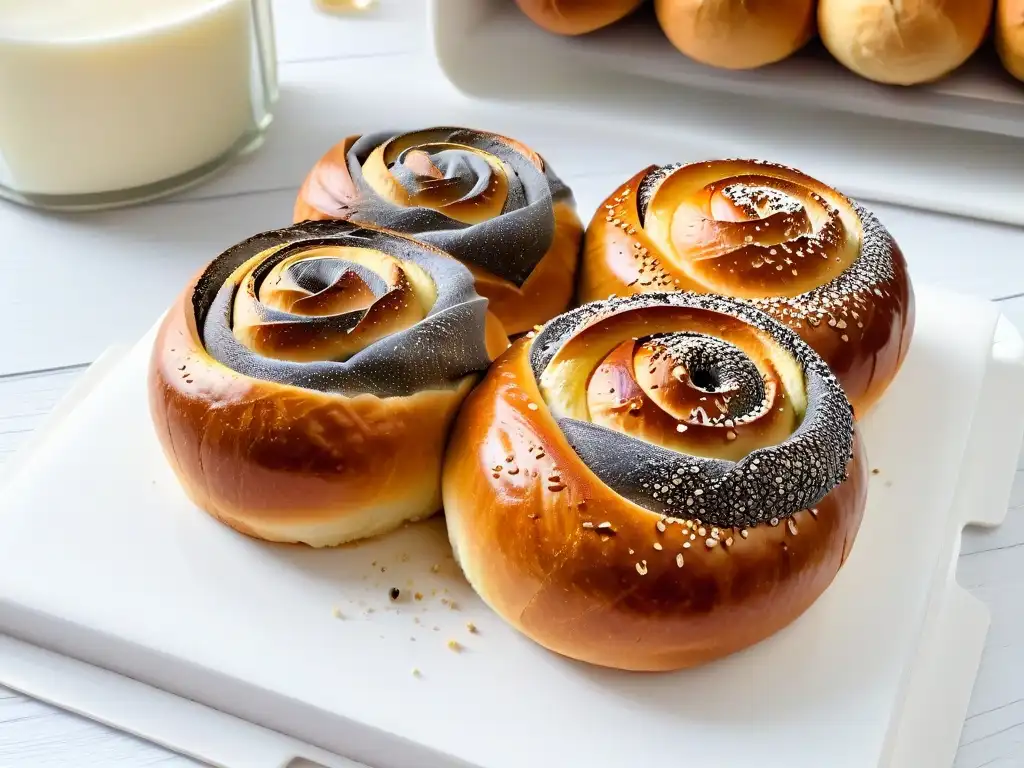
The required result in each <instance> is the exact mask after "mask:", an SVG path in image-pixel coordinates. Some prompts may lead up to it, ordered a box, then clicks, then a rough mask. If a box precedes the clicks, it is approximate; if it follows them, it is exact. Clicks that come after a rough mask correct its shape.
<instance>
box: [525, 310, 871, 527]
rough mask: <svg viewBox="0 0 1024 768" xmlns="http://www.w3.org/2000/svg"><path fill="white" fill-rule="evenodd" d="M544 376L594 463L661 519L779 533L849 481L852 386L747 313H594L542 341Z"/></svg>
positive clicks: (581, 449)
mask: <svg viewBox="0 0 1024 768" xmlns="http://www.w3.org/2000/svg"><path fill="white" fill-rule="evenodd" d="M530 364H531V366H532V368H533V372H534V375H535V377H536V378H537V381H538V383H539V387H540V391H541V394H542V396H543V398H544V401H545V403H546V405H547V407H548V409H549V410H550V412H551V414H552V416H553V417H554V418H555V420H556V422H557V424H558V426H559V428H560V430H561V431H562V433H563V434H564V435H565V437H566V439H567V440H568V442H569V444H570V445H571V446H572V448H573V450H574V451H575V452H576V453H577V455H579V456H580V458H581V459H582V461H583V463H584V464H585V465H586V466H587V467H588V468H589V469H590V471H592V472H593V473H594V474H595V475H597V477H598V478H599V479H600V480H601V481H602V482H603V483H604V484H605V485H607V486H608V487H610V488H611V489H612V490H614V491H615V492H616V493H618V494H619V495H621V496H623V497H624V498H626V499H628V500H629V501H631V502H633V503H635V504H637V505H639V506H641V507H644V508H646V509H648V510H650V511H653V512H657V513H660V514H664V515H667V516H670V517H687V516H690V517H696V518H699V519H700V520H702V521H704V522H707V523H711V524H713V525H718V526H754V525H757V524H759V523H763V522H770V521H772V520H773V519H775V522H776V523H777V522H778V519H779V518H784V517H787V516H790V515H793V514H795V513H796V512H798V511H800V510H802V509H808V508H811V507H813V506H814V505H815V504H817V503H818V502H819V501H821V500H822V499H823V498H825V497H826V496H827V495H828V494H829V492H831V491H832V490H833V488H835V487H836V486H837V485H839V484H840V483H842V482H843V481H844V480H845V479H846V470H847V464H848V462H849V461H850V459H851V458H852V456H853V439H854V437H853V436H854V428H853V410H852V408H851V406H850V404H849V402H848V401H847V399H846V396H845V394H844V393H843V390H842V388H841V386H840V385H839V383H838V381H837V380H836V378H835V376H834V375H833V374H832V372H831V371H830V369H829V368H828V366H827V365H826V364H825V363H824V362H823V361H822V359H821V358H820V357H819V356H818V355H817V353H815V352H814V350H812V349H811V347H810V346H808V345H807V344H806V343H805V342H804V341H802V340H801V339H800V337H799V336H798V335H796V334H795V333H794V332H792V331H791V330H789V329H787V328H785V327H784V326H782V325H781V324H779V323H777V322H776V321H774V320H773V319H771V318H770V317H769V316H768V315H766V314H765V313H763V312H761V311H759V310H757V309H755V308H754V307H751V306H749V305H748V304H745V303H743V302H740V301H736V300H732V299H726V298H722V297H717V296H711V295H698V294H691V293H647V294H636V295H634V296H629V297H623V298H617V299H610V300H606V301H597V302H593V303H590V304H586V305H584V306H582V307H580V308H578V309H575V310H572V311H570V312H568V313H566V314H564V315H561V316H559V317H557V318H555V319H554V320H552V321H551V322H550V323H549V324H548V325H547V326H546V327H545V328H544V329H543V330H542V331H541V332H540V333H538V334H537V335H536V337H535V338H534V339H533V342H532V347H531V352H530Z"/></svg>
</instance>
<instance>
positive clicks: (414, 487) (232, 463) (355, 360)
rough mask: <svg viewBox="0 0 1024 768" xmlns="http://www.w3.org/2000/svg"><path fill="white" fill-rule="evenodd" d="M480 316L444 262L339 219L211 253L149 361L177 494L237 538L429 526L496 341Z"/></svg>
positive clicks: (320, 536)
mask: <svg viewBox="0 0 1024 768" xmlns="http://www.w3.org/2000/svg"><path fill="white" fill-rule="evenodd" d="M485 303H486V302H485V301H484V300H483V299H482V298H480V297H479V296H477V294H476V293H475V292H474V291H473V289H472V277H471V276H470V274H469V273H468V271H467V270H466V269H465V268H464V267H463V266H462V265H460V264H459V263H458V262H456V261H455V260H454V259H452V258H451V257H449V256H447V255H446V254H443V253H441V252H440V251H437V250H435V249H433V248H430V247H428V246H424V245H423V244H421V243H417V242H415V241H413V240H409V239H407V238H404V237H400V236H398V235H395V234H393V233H385V232H383V231H379V230H370V229H368V228H364V227H362V228H361V227H356V226H353V225H350V224H347V223H344V222H324V223H312V224H305V225H301V226H296V227H290V228H288V229H284V230H278V231H274V232H267V233H263V234H261V235H257V236H256V237H254V238H251V239H250V240H247V241H245V242H244V243H241V244H239V245H238V246H235V247H233V248H231V249H229V250H228V251H226V252H225V253H223V254H221V256H219V257H218V258H217V259H215V260H214V261H213V262H211V264H210V265H209V266H207V267H206V268H205V269H204V270H202V272H201V273H200V274H199V275H198V276H197V278H196V279H195V280H194V281H193V282H192V283H191V284H190V285H189V286H188V287H187V288H186V289H185V290H184V291H183V292H182V294H181V295H180V297H179V298H178V300H177V301H176V302H175V303H174V305H173V306H172V307H171V309H170V311H169V312H168V314H167V315H166V317H165V319H164V321H163V323H162V325H161V327H160V329H159V332H158V336H157V339H156V343H155V345H154V348H153V353H152V357H151V362H150V374H149V376H150V378H149V395H150V406H151V411H152V415H153V420H154V424H155V427H156V433H157V435H158V437H159V439H160V442H161V444H162V446H163V448H164V452H165V454H166V456H167V459H168V461H169V462H170V465H171V467H172V469H173V470H174V471H175V473H176V474H177V477H178V479H179V481H180V482H181V484H182V487H183V488H184V490H185V492H186V493H187V494H188V496H189V497H190V498H191V500H192V501H193V502H194V503H195V504H196V505H197V506H198V507H200V508H201V509H204V510H206V511H207V512H209V513H210V514H211V515H213V516H214V517H216V518H218V519H219V520H221V521H222V522H224V523H226V524H227V525H230V526H231V527H233V528H235V529H237V530H238V531H241V532H242V533H245V534H248V535H250V536H253V537H256V538H261V539H266V540H269V541H282V542H304V543H307V544H311V545H313V546H329V545H334V544H340V543H343V542H346V541H351V540H354V539H358V538H363V537H366V536H372V535H375V534H378V533H383V532H385V531H388V530H390V529H392V528H395V527H397V526H398V525H400V524H401V523H403V522H405V521H406V520H415V519H419V518H423V517H427V516H429V515H431V514H433V513H434V512H436V511H437V510H438V509H440V506H441V503H440V472H441V458H442V455H443V451H444V444H445V441H446V439H447V437H448V431H449V428H450V425H451V422H452V419H453V418H454V416H455V413H456V411H457V410H458V408H459V406H460V404H461V403H462V400H463V399H464V398H465V396H466V394H467V393H468V392H469V390H470V389H471V388H472V386H473V384H474V383H475V382H476V381H477V379H478V378H479V373H480V372H481V371H482V370H483V369H484V368H486V366H487V364H488V362H489V360H490V359H492V358H493V357H494V356H496V355H497V354H498V353H499V352H500V351H502V350H503V349H505V348H506V347H507V344H508V342H507V339H506V337H505V336H504V334H503V332H502V331H501V327H500V324H499V323H498V322H497V321H496V320H495V319H494V318H493V317H492V316H490V315H489V313H487V312H486V309H485ZM426 348H429V349H432V350H435V351H433V352H429V351H424V350H425V349H426ZM334 360H337V361H338V362H334ZM341 361H343V362H341Z"/></svg>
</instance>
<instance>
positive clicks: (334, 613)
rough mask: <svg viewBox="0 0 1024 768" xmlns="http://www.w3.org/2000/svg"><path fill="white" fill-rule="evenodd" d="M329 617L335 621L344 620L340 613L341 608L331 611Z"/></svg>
mask: <svg viewBox="0 0 1024 768" xmlns="http://www.w3.org/2000/svg"><path fill="white" fill-rule="evenodd" d="M331 615H333V616H334V618H336V619H344V618H345V614H343V613H342V612H341V608H335V609H334V610H333V611H331Z"/></svg>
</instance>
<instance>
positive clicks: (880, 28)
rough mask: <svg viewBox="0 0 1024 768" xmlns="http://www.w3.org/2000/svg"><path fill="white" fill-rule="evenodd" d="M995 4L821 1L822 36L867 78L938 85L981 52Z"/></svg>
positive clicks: (988, 0) (977, 0)
mask: <svg viewBox="0 0 1024 768" xmlns="http://www.w3.org/2000/svg"><path fill="white" fill-rule="evenodd" d="M991 17H992V0H904V2H900V3H893V2H891V1H890V0H821V2H820V4H819V5H818V32H819V34H820V35H821V40H822V42H823V43H824V44H825V47H826V48H828V50H829V52H830V53H831V54H832V55H833V56H835V58H836V59H838V61H839V62H840V63H841V64H842V65H843V66H845V67H846V68H847V69H850V70H851V71H853V72H855V73H857V74H858V75H860V76H861V77H866V78H867V79H869V80H874V81H876V82H879V83H888V84H892V85H915V84H917V83H926V82H930V81H932V80H937V79H939V78H941V77H943V76H945V75H947V74H949V73H950V72H952V71H953V70H954V69H956V68H957V67H959V66H960V65H961V64H963V63H964V62H965V61H967V59H969V58H970V57H971V55H972V54H973V53H974V52H975V51H976V50H978V48H979V46H980V45H981V43H982V41H983V40H984V39H985V33H986V32H987V30H988V25H989V20H990V19H991Z"/></svg>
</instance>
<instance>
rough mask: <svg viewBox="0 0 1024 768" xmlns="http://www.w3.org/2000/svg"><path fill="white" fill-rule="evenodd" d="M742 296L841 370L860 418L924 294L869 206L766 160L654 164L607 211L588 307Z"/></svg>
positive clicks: (591, 261)
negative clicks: (627, 297)
mask: <svg viewBox="0 0 1024 768" xmlns="http://www.w3.org/2000/svg"><path fill="white" fill-rule="evenodd" d="M666 290H680V291H697V292H701V293H718V294H722V295H726V296H733V297H736V298H740V299H743V300H745V301H747V302H749V303H751V304H753V305H754V306H756V307H759V308H760V309H762V310H763V311H765V312H767V313H769V314H770V315H772V316H773V317H774V318H775V319H776V320H778V321H779V322H781V323H783V324H785V325H787V326H788V327H789V328H791V329H793V330H795V331H796V332H797V333H799V334H800V335H801V336H802V337H803V338H804V340H805V341H807V343H808V344H810V345H811V346H812V347H813V348H814V349H815V350H816V351H817V352H818V354H819V355H821V356H822V357H823V358H824V359H825V361H826V362H827V363H828V364H829V365H830V366H831V367H832V370H833V371H835V373H836V375H837V376H838V377H839V380H840V382H842V385H843V388H844V390H845V392H846V395H847V397H848V398H849V399H850V401H851V402H852V403H853V406H854V409H855V410H856V413H857V416H858V418H859V417H861V416H863V415H864V414H865V413H867V411H869V410H870V408H871V407H872V405H873V404H874V403H875V402H876V401H877V400H878V398H879V397H881V395H882V393H883V392H884V391H885V389H886V388H887V387H888V386H889V384H890V382H891V381H892V379H893V377H895V376H896V373H897V372H898V371H899V368H900V366H901V365H902V363H903V358H904V356H905V355H906V352H907V348H908V346H909V344H910V339H911V335H912V333H913V325H914V295H913V290H912V287H911V283H910V277H909V275H908V272H907V265H906V262H905V261H904V259H903V254H902V253H901V251H900V249H899V247H898V246H897V245H896V242H895V241H894V240H893V238H892V236H891V235H890V234H889V233H888V231H886V229H885V228H884V227H883V226H882V224H881V223H879V221H878V220H877V219H876V218H875V217H874V216H873V215H872V214H871V213H870V212H869V211H868V210H867V209H865V208H864V207H863V206H861V205H859V204H858V203H855V202H853V201H851V200H849V199H848V198H846V197H844V196H843V195H841V194H840V193H839V192H837V191H836V190H834V189H832V188H831V187H829V186H827V185H826V184H823V183H822V182H820V181H817V180H816V179H813V178H811V177H809V176H807V175H806V174H804V173H801V172H800V171H798V170H795V169H792V168H787V167H784V166H780V165H775V164H772V163H766V162H763V161H756V160H716V161H711V162H705V163H693V164H690V165H668V166H660V167H659V166H651V167H649V168H647V169H645V170H643V171H641V172H640V173H638V174H637V175H636V176H634V177H633V178H631V179H630V180H629V181H627V182H626V183H625V184H623V185H622V186H620V187H619V188H618V189H617V190H615V192H614V193H612V195H611V196H610V197H609V198H608V199H607V200H605V203H604V205H602V206H601V207H600V208H598V211H597V213H596V214H595V215H594V218H593V220H592V221H591V223H590V225H589V227H588V228H587V233H586V240H585V244H584V249H583V263H582V267H581V277H580V287H579V295H580V300H581V301H593V300H596V299H603V298H606V297H608V296H609V295H611V294H616V295H619V296H622V295H624V294H630V293H641V292H650V291H666Z"/></svg>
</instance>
